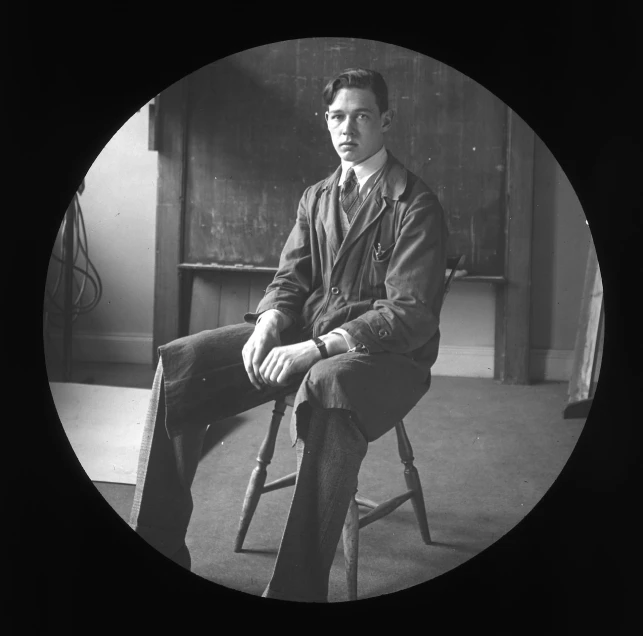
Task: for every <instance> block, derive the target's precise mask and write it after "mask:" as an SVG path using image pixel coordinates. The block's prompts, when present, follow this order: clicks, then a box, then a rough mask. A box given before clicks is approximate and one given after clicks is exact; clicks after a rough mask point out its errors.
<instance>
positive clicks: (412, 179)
mask: <svg viewBox="0 0 643 636" xmlns="http://www.w3.org/2000/svg"><path fill="white" fill-rule="evenodd" d="M389 164H390V165H389V169H388V171H387V174H386V176H385V178H384V183H383V184H382V187H383V195H384V196H388V197H390V198H393V199H398V200H400V201H406V202H408V201H411V200H413V199H415V198H417V197H418V196H425V197H426V196H428V197H431V198H433V197H435V198H437V197H436V195H435V193H434V192H433V190H432V189H431V188H430V187H429V186H428V185H427V184H426V182H425V181H424V180H423V179H422V178H421V177H419V176H418V175H417V174H415V173H414V172H412V171H411V170H409V168H407V167H406V166H405V165H404V164H403V163H402V162H401V161H400V160H399V159H397V158H396V157H394V156H393V155H390V154H389Z"/></svg>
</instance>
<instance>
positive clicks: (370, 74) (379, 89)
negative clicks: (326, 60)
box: [322, 68, 388, 113]
mask: <svg viewBox="0 0 643 636" xmlns="http://www.w3.org/2000/svg"><path fill="white" fill-rule="evenodd" d="M349 87H350V88H368V89H370V90H371V91H373V94H374V95H375V101H376V103H377V107H378V108H379V109H380V113H383V112H384V111H386V110H388V87H387V86H386V82H385V81H384V78H383V77H382V76H381V75H380V74H379V73H378V72H377V71H372V70H370V69H368V68H348V69H346V70H345V71H342V72H341V73H340V74H339V75H336V76H335V77H334V78H333V79H331V80H330V81H329V82H328V84H326V88H324V92H323V93H322V101H323V103H324V106H325V107H326V108H327V109H328V108H329V106H330V105H331V104H332V103H333V102H334V101H335V97H336V95H337V93H338V92H339V91H340V90H341V89H342V88H349Z"/></svg>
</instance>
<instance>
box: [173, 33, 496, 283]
mask: <svg viewBox="0 0 643 636" xmlns="http://www.w3.org/2000/svg"><path fill="white" fill-rule="evenodd" d="M356 65H360V66H367V67H373V68H377V69H378V70H381V71H382V73H383V74H384V76H385V78H386V79H387V81H388V84H389V90H390V102H391V106H392V107H394V108H395V110H396V112H397V116H396V121H395V123H394V126H393V128H392V130H391V131H390V133H388V136H387V146H388V147H389V149H390V150H391V151H392V152H393V153H394V154H395V155H396V156H397V157H398V158H399V159H400V160H401V161H402V162H403V163H405V164H406V165H407V167H408V168H409V169H411V170H412V171H413V172H415V173H416V174H418V175H419V176H420V177H422V178H423V179H424V180H425V181H426V182H427V184H428V185H429V186H430V187H432V188H433V189H434V191H435V192H436V194H437V195H438V197H439V198H440V200H441V202H442V204H443V206H444V207H445V210H446V211H447V215H448V219H449V226H450V229H451V245H450V252H451V253H461V254H465V255H466V261H465V268H466V269H467V270H468V271H469V273H471V274H475V275H496V276H501V275H503V274H504V263H503V250H502V247H503V245H502V243H503V237H502V226H503V208H504V205H505V201H504V196H503V183H504V176H505V175H504V173H505V163H506V155H505V152H504V129H505V125H506V106H505V105H504V104H503V103H502V102H500V101H499V100H498V99H496V98H495V97H494V96H493V95H492V94H491V93H489V92H488V91H487V90H486V89H484V88H483V87H481V86H480V85H479V84H477V83H476V82H474V81H473V80H471V79H469V78H467V77H465V76H464V75H462V74H461V73H458V72H457V71H455V70H454V69H451V68H449V67H447V66H445V65H444V64H441V63H439V62H437V61H435V60H433V59H431V58H428V57H425V56H423V55H420V54H417V53H415V52H413V51H409V50H407V49H404V48H401V47H397V46H393V45H389V44H385V43H382V42H374V41H369V40H359V39H354V38H312V39H306V40H290V41H287V42H279V43H275V44H270V45H266V46H261V47H257V48H255V49H251V50H249V51H244V52H241V53H238V54H235V55H232V56H229V57H227V58H225V59H223V60H219V61H217V62H215V63H214V64H211V65H208V66H206V67H204V68H202V69H200V70H199V71H197V72H196V73H194V74H192V75H191V76H190V78H189V83H190V104H191V107H190V123H189V130H190V133H189V138H188V147H187V157H188V171H187V192H188V197H187V204H186V222H187V227H186V232H185V241H186V243H185V256H186V259H185V260H186V261H187V262H191V263H197V262H203V263H208V262H219V263H227V264H235V263H247V264H255V265H264V266H276V265H277V263H278V257H279V254H280V252H281V248H282V247H283V244H284V241H285V239H286V236H287V234H288V232H289V231H290V229H291V227H292V225H293V222H294V219H295V213H296V206H297V201H298V199H299V197H300V196H301V194H302V192H303V191H304V189H305V188H306V187H307V186H308V185H312V184H314V183H316V182H317V181H319V180H320V179H323V178H325V177H326V176H327V175H328V174H330V173H331V172H332V171H333V170H334V169H335V167H336V166H337V165H338V163H339V160H338V158H337V155H336V153H335V151H334V149H333V147H332V144H331V142H330V138H329V135H328V131H327V130H326V126H325V121H324V118H323V110H324V109H323V108H322V104H321V92H322V89H323V87H324V85H325V83H326V81H327V80H328V79H329V77H330V76H331V75H333V74H335V73H336V72H338V71H340V70H342V69H343V68H346V67H349V66H356Z"/></svg>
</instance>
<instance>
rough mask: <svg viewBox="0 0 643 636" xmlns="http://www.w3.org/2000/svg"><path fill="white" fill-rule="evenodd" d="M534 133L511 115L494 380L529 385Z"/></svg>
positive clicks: (498, 289) (515, 116)
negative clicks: (503, 263) (502, 275)
mask: <svg viewBox="0 0 643 636" xmlns="http://www.w3.org/2000/svg"><path fill="white" fill-rule="evenodd" d="M533 173H534V133H533V131H532V130H531V128H529V126H527V125H526V124H525V122H524V121H523V120H522V119H521V118H520V117H518V115H516V114H515V113H513V112H512V111H511V110H509V112H508V124H507V178H506V182H505V193H506V220H505V263H506V264H505V276H506V278H507V285H504V286H498V287H496V290H497V295H496V342H495V369H494V376H495V378H496V379H497V380H500V381H501V382H504V383H505V384H529V348H530V338H529V332H530V329H529V324H530V302H531V238H532V209H533Z"/></svg>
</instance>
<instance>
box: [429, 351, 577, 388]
mask: <svg viewBox="0 0 643 636" xmlns="http://www.w3.org/2000/svg"><path fill="white" fill-rule="evenodd" d="M573 358H574V352H573V351H572V350H571V349H570V350H567V349H532V350H531V352H530V363H529V376H530V379H531V381H532V382H543V381H546V380H549V381H558V382H568V381H569V378H570V376H571V371H572V362H573ZM493 366H494V348H493V347H483V346H478V347H476V346H474V347H458V346H448V345H444V346H442V347H440V354H439V355H438V359H437V361H436V363H435V364H434V365H433V368H432V370H431V372H432V374H433V375H446V376H462V377H469V378H493Z"/></svg>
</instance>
